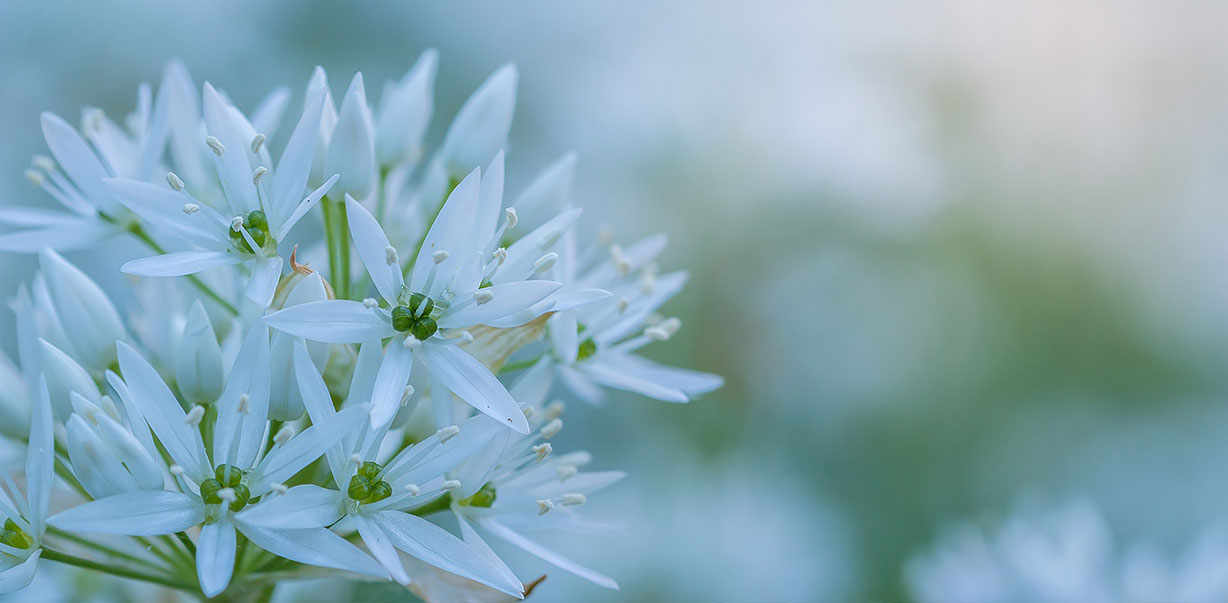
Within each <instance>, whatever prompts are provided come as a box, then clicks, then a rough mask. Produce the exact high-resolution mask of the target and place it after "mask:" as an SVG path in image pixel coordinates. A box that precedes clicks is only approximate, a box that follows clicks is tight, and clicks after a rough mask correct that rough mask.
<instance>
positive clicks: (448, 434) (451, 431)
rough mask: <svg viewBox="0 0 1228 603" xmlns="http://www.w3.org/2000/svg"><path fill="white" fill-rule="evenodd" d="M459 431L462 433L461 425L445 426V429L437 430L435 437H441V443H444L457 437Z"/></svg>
mask: <svg viewBox="0 0 1228 603" xmlns="http://www.w3.org/2000/svg"><path fill="white" fill-rule="evenodd" d="M458 433H460V427H457V426H455V425H449V426H447V427H444V428H443V429H440V430H439V431H436V432H435V437H437V438H439V443H440V444H442V443H444V442H447V441H448V440H450V439H452V438H454V437H456V434H458Z"/></svg>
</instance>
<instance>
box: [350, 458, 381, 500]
mask: <svg viewBox="0 0 1228 603" xmlns="http://www.w3.org/2000/svg"><path fill="white" fill-rule="evenodd" d="M383 469H384V468H383V467H381V466H380V465H379V463H374V462H371V461H367V462H365V463H363V464H362V466H361V467H359V468H358V472H357V473H355V474H354V477H352V478H350V486H349V488H347V489H346V494H347V495H348V496H349V497H350V499H352V500H354V501H357V502H358V503H359V504H364V505H369V504H371V503H373V502H379V501H381V500H384V499H385V498H388V497H389V496H392V486H391V485H389V484H388V482H386V481H384V480H382V479H379V474H380V471H383Z"/></svg>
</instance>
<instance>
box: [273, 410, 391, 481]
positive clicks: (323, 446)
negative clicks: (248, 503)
mask: <svg viewBox="0 0 1228 603" xmlns="http://www.w3.org/2000/svg"><path fill="white" fill-rule="evenodd" d="M370 412H371V405H369V404H361V405H358V406H351V407H349V408H346V409H345V410H342V411H341V412H339V413H337V414H336V415H334V416H333V418H332V420H330V421H329V422H328V423H325V424H322V425H312V426H311V427H308V428H307V429H306V430H304V431H303V433H300V434H298V435H297V436H295V437H293V438H291V439H290V441H289V442H287V443H286V445H284V446H282V447H280V448H278V449H277V450H274V451H272V452H270V453H269V455H268V456H266V457H264V460H263V461H261V462H260V466H259V467H257V468H256V476H257V479H256V480H255V482H253V483H252V485H251V490H252V496H260V495H261V494H263V493H264V492H267V491H268V490H269V488H270V487H272V485H273V484H275V483H279V482H281V483H284V482H285V481H286V480H288V479H290V477H291V476H293V475H294V474H295V473H298V472H299V471H301V470H302V469H303V467H306V466H307V465H310V464H311V463H312V462H313V461H315V460H316V459H318V458H320V457H321V456H323V455H324V451H325V450H328V448H329V447H330V446H332V445H333V444H336V443H337V442H339V441H341V438H342V437H343V436H345V434H346V433H348V432H349V431H350V430H351V429H354V428H355V427H357V426H358V424H359V423H361V422H362V421H365V420H367V416H368V413H370Z"/></svg>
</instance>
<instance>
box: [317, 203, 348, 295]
mask: <svg viewBox="0 0 1228 603" xmlns="http://www.w3.org/2000/svg"><path fill="white" fill-rule="evenodd" d="M336 205H337V203H336V201H333V200H331V199H328V198H325V199H324V200H323V201H322V202H321V203H320V208H321V210H322V211H323V212H324V237H325V241H326V243H327V246H328V277H329V279H330V280H332V282H333V291H334V292H335V293H336V294H337V297H338V298H341V299H344V296H343V295H342V287H341V278H340V277H341V247H340V246H339V245H338V244H337V224H336V223H337V218H336V217H335V216H336V214H337V212H338V211H339V208H338V207H337V206H336Z"/></svg>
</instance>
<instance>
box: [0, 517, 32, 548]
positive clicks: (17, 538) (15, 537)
mask: <svg viewBox="0 0 1228 603" xmlns="http://www.w3.org/2000/svg"><path fill="white" fill-rule="evenodd" d="M0 543H4V544H7V545H9V546H11V547H13V548H15V549H28V548H30V547H31V546H33V545H34V542H33V541H32V540H30V537H29V536H26V533H25V532H22V531H21V528H20V527H18V525H17V522H15V521H13V520H12V519H6V520H4V532H3V533H0Z"/></svg>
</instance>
